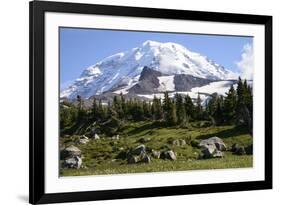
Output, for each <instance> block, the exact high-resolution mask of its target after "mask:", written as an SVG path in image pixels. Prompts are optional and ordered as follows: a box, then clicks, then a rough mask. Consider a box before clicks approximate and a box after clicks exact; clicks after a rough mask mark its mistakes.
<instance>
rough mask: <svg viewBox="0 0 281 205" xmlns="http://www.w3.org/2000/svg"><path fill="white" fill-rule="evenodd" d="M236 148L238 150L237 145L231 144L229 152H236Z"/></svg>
mask: <svg viewBox="0 0 281 205" xmlns="http://www.w3.org/2000/svg"><path fill="white" fill-rule="evenodd" d="M238 148H239V145H238V144H237V143H235V144H233V145H232V146H231V152H236V151H237V150H238Z"/></svg>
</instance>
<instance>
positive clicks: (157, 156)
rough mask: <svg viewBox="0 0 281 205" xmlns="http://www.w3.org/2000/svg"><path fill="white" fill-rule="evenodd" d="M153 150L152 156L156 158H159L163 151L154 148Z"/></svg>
mask: <svg viewBox="0 0 281 205" xmlns="http://www.w3.org/2000/svg"><path fill="white" fill-rule="evenodd" d="M151 152H152V156H153V157H154V158H155V159H159V158H160V154H161V152H159V151H156V150H152V151H151Z"/></svg>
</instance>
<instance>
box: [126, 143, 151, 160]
mask: <svg viewBox="0 0 281 205" xmlns="http://www.w3.org/2000/svg"><path fill="white" fill-rule="evenodd" d="M127 161H128V163H129V164H135V163H140V162H143V163H150V162H151V158H150V156H149V155H148V154H147V152H146V147H145V145H143V144H141V145H139V146H137V147H135V148H133V149H130V150H129V151H128V152H127Z"/></svg>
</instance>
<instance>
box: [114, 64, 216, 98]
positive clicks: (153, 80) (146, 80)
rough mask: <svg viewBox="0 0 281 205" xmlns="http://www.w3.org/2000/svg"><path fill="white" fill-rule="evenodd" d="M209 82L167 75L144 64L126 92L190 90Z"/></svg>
mask: <svg viewBox="0 0 281 205" xmlns="http://www.w3.org/2000/svg"><path fill="white" fill-rule="evenodd" d="M211 82H213V80H209V79H205V78H198V77H194V76H191V75H186V74H175V75H171V76H169V75H165V74H162V73H161V72H159V71H155V70H153V69H152V68H148V67H147V66H146V67H144V69H143V71H142V72H141V75H140V78H139V82H138V83H137V84H135V85H134V86H133V87H131V88H130V89H128V92H129V93H130V94H152V93H159V92H164V91H190V90H191V89H192V88H194V87H201V86H204V85H207V84H209V83H211ZM115 92H116V91H115Z"/></svg>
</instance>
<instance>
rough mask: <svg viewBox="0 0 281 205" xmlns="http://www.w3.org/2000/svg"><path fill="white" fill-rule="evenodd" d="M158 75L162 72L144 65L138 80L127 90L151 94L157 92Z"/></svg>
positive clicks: (134, 92)
mask: <svg viewBox="0 0 281 205" xmlns="http://www.w3.org/2000/svg"><path fill="white" fill-rule="evenodd" d="M159 76H162V73H160V72H159V71H155V70H153V69H150V68H148V67H147V66H145V67H144V69H143V70H142V72H141V75H140V78H139V82H138V83H137V84H136V85H134V86H133V87H131V88H130V89H129V90H128V91H129V93H133V94H151V93H154V92H157V91H158V90H157V88H158V87H159V86H160V83H159V79H158V77H159Z"/></svg>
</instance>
